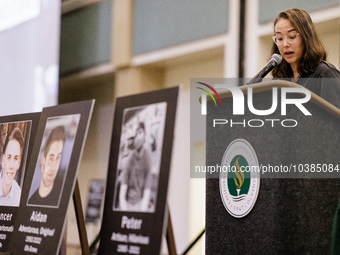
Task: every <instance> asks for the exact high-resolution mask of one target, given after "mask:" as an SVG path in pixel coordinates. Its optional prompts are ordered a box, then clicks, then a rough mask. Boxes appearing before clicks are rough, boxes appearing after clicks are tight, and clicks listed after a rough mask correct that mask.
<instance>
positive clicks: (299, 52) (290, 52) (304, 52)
mask: <svg viewBox="0 0 340 255" xmlns="http://www.w3.org/2000/svg"><path fill="white" fill-rule="evenodd" d="M273 41H274V43H273V46H272V54H274V53H278V54H281V56H282V57H283V60H282V63H281V64H279V65H277V66H275V67H274V68H273V70H272V76H273V77H274V78H276V79H286V80H290V81H293V82H296V83H298V84H300V85H302V86H304V87H306V88H307V89H309V90H311V91H312V92H314V93H315V94H317V95H319V96H320V97H322V98H324V99H325V100H327V101H329V102H330V103H331V104H333V105H335V106H336V107H338V108H340V72H339V71H338V70H337V69H336V68H335V67H334V66H333V65H332V64H331V63H328V62H326V55H327V54H326V50H325V48H324V46H323V45H322V42H321V40H320V37H319V35H318V33H317V31H316V29H315V26H314V24H313V21H312V19H311V17H310V16H309V14H308V13H307V12H306V11H304V10H301V9H297V8H293V9H288V10H285V11H282V12H280V13H279V15H278V16H277V17H276V19H275V20H274V36H273Z"/></svg>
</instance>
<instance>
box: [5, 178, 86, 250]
mask: <svg viewBox="0 0 340 255" xmlns="http://www.w3.org/2000/svg"><path fill="white" fill-rule="evenodd" d="M73 204H74V210H75V213H76V218H77V225H78V233H79V239H80V247H81V251H82V254H83V255H90V254H91V252H90V247H89V243H88V240H87V232H86V226H85V219H84V214H83V207H82V205H81V197H80V191H79V184H78V179H77V180H76V186H75V188H74V193H73ZM0 255H1V254H0Z"/></svg>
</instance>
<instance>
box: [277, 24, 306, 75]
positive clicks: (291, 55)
mask: <svg viewBox="0 0 340 255" xmlns="http://www.w3.org/2000/svg"><path fill="white" fill-rule="evenodd" d="M274 30H275V35H276V36H277V38H278V37H279V38H281V40H282V44H280V45H277V47H278V49H279V51H280V54H281V56H282V57H283V58H284V59H285V60H286V61H287V62H288V63H289V64H290V66H291V67H292V69H293V72H297V67H298V63H299V60H300V59H301V58H302V55H303V51H304V48H305V45H304V43H303V40H302V37H301V35H298V36H297V37H296V40H295V41H294V42H293V43H289V42H288V40H287V37H288V38H289V37H293V36H294V35H296V33H297V31H296V29H295V28H294V27H293V26H292V24H291V23H290V21H289V20H288V19H280V20H279V21H278V22H277V23H276V25H275V28H274ZM282 37H283V39H282Z"/></svg>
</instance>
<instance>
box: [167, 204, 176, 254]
mask: <svg viewBox="0 0 340 255" xmlns="http://www.w3.org/2000/svg"><path fill="white" fill-rule="evenodd" d="M166 243H167V244H168V250H169V255H177V252H176V244H175V237H174V232H173V230H172V222H171V216H170V210H169V209H168V225H167V229H166Z"/></svg>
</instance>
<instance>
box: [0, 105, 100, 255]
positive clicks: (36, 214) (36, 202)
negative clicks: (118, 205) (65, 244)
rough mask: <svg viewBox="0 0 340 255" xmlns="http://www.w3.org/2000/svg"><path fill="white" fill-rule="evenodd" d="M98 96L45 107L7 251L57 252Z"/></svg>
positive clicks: (14, 252)
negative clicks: (91, 99) (93, 98)
mask: <svg viewBox="0 0 340 255" xmlns="http://www.w3.org/2000/svg"><path fill="white" fill-rule="evenodd" d="M93 106H94V101H83V102H77V103H70V104H63V105H58V106H53V107H47V108H44V109H43V111H42V113H41V116H40V120H39V125H38V128H37V132H36V136H35V141H34V146H33V148H32V152H31V157H30V162H29V165H28V168H27V171H26V174H25V179H24V182H23V188H22V196H21V201H20V207H19V209H18V212H17V217H16V218H15V220H14V226H13V230H14V231H13V235H12V238H11V241H10V244H9V248H8V250H6V252H12V253H13V254H58V252H59V249H60V244H61V241H62V234H63V233H64V225H65V217H66V212H67V208H68V205H69V201H70V198H71V196H72V194H73V191H74V187H75V183H76V178H77V172H78V167H79V162H80V159H81V155H82V151H83V147H84V143H85V139H86V134H87V130H88V126H89V122H90V119H91V114H92V110H93Z"/></svg>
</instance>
